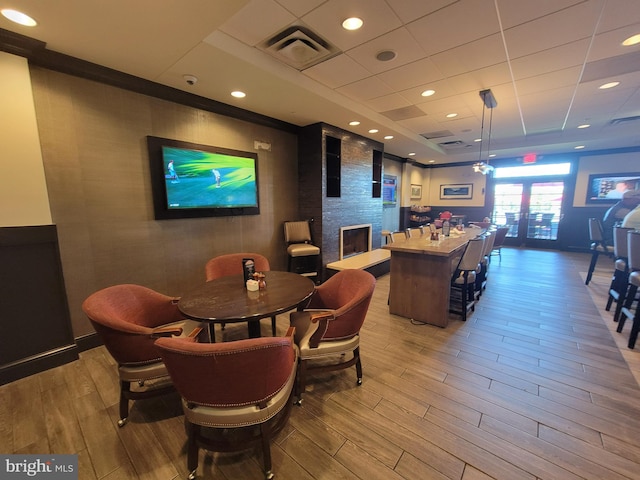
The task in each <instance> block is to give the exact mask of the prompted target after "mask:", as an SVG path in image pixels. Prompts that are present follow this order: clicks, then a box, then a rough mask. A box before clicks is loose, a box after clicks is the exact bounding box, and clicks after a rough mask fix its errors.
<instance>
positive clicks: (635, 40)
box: [622, 33, 640, 47]
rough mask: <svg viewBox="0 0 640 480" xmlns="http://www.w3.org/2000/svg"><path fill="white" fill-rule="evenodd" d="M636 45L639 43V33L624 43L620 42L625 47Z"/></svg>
mask: <svg viewBox="0 0 640 480" xmlns="http://www.w3.org/2000/svg"><path fill="white" fill-rule="evenodd" d="M638 43H640V33H638V34H636V35H633V36H631V37H629V38H627V39H626V40H625V41H624V42H622V45H624V46H625V47H630V46H631V45H637V44H638Z"/></svg>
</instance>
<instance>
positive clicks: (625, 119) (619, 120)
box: [609, 115, 640, 125]
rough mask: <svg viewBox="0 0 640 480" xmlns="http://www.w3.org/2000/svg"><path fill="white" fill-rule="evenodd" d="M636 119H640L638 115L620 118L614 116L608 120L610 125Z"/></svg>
mask: <svg viewBox="0 0 640 480" xmlns="http://www.w3.org/2000/svg"><path fill="white" fill-rule="evenodd" d="M637 120H640V115H636V116H634V117H621V118H614V119H613V120H611V121H610V122H609V124H610V125H623V124H626V123H629V122H635V121H637Z"/></svg>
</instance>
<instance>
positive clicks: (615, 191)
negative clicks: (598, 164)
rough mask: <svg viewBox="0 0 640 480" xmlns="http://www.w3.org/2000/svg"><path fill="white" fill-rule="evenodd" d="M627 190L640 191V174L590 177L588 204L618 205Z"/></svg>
mask: <svg viewBox="0 0 640 480" xmlns="http://www.w3.org/2000/svg"><path fill="white" fill-rule="evenodd" d="M627 190H640V173H594V174H591V175H589V185H587V199H586V203H616V202H617V201H619V200H620V199H621V198H622V195H623V194H624V192H626V191H627Z"/></svg>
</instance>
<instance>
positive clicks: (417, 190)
mask: <svg viewBox="0 0 640 480" xmlns="http://www.w3.org/2000/svg"><path fill="white" fill-rule="evenodd" d="M411 198H422V185H416V184H414V183H412V184H411Z"/></svg>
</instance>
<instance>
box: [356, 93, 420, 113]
mask: <svg viewBox="0 0 640 480" xmlns="http://www.w3.org/2000/svg"><path fill="white" fill-rule="evenodd" d="M410 105H413V103H411V102H409V101H408V100H407V99H406V98H404V97H403V96H402V95H399V94H397V93H392V94H391V95H384V96H382V97H378V98H372V99H371V100H369V101H367V106H369V108H371V109H372V110H374V111H376V112H386V111H387V110H394V109H397V108H403V107H408V106H410Z"/></svg>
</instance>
